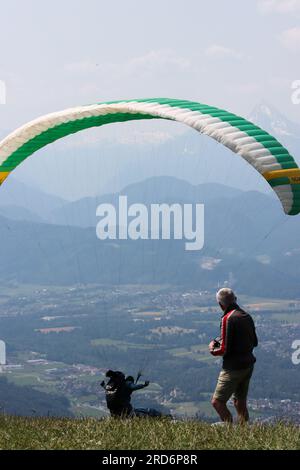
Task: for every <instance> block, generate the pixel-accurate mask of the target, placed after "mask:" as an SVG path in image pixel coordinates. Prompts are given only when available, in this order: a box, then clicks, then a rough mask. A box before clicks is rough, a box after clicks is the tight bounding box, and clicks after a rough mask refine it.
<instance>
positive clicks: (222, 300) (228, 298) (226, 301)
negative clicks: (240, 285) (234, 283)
mask: <svg viewBox="0 0 300 470" xmlns="http://www.w3.org/2000/svg"><path fill="white" fill-rule="evenodd" d="M216 297H217V302H218V303H219V304H221V305H223V307H225V308H227V307H229V305H232V304H234V303H235V302H236V295H235V293H234V292H233V290H232V289H229V288H228V287H223V289H220V290H219V291H218V292H217V295H216Z"/></svg>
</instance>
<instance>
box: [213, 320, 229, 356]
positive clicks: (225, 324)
mask: <svg viewBox="0 0 300 470" xmlns="http://www.w3.org/2000/svg"><path fill="white" fill-rule="evenodd" d="M232 313H233V312H229V313H227V314H226V315H224V317H223V318H222V322H221V338H220V342H219V344H218V346H214V345H213V344H212V343H213V342H211V343H210V346H209V350H210V353H211V354H212V355H213V356H224V354H226V353H227V352H228V351H229V349H230V346H231V341H232V336H233V325H232V323H231V322H230V317H231V314H232Z"/></svg>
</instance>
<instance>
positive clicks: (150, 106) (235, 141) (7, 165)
mask: <svg viewBox="0 0 300 470" xmlns="http://www.w3.org/2000/svg"><path fill="white" fill-rule="evenodd" d="M137 119H168V120H173V121H179V122H182V123H184V124H187V125H188V126H190V127H192V128H194V129H195V130H197V131H198V132H200V133H203V134H206V135H208V136H210V137H212V138H213V139H215V140H216V141H218V142H220V143H221V144H223V145H224V146H226V147H228V148H229V149H231V150H232V151H233V152H235V153H236V154H239V155H240V156H241V157H242V158H244V159H245V160H246V161H247V162H248V163H250V165H252V166H253V167H254V168H255V169H256V170H257V171H258V172H259V173H260V174H261V175H262V176H263V177H264V178H265V179H266V180H267V181H268V183H269V184H270V185H271V186H272V188H273V189H274V191H275V192H276V193H277V196H278V197H279V199H280V201H281V203H282V206H283V209H284V211H285V213H286V214H289V215H296V214H298V213H299V212H300V169H299V167H298V165H297V163H296V162H295V160H294V158H293V157H292V155H290V153H289V151H288V150H287V149H286V148H284V147H283V146H282V145H281V144H280V143H279V142H278V140H277V139H276V138H275V137H273V136H271V135H270V134H268V133H267V132H265V131H264V130H262V129H261V128H259V127H258V126H256V125H254V124H253V123H251V122H249V121H247V120H246V119H244V118H242V117H239V116H236V115H235V114H232V113H230V112H228V111H225V110H223V109H218V108H215V107H213V106H208V105H205V104H201V103H197V102H192V101H184V100H177V99H168V98H151V99H138V100H126V101H114V102H107V103H99V104H93V105H87V106H79V107H75V108H70V109H66V110H63V111H59V112H56V113H51V114H47V115H45V116H42V117H40V118H38V119H35V120H34V121H31V122H29V123H27V124H25V125H24V126H22V127H20V128H19V129H17V130H15V131H14V132H12V133H11V134H9V135H8V136H7V137H6V138H5V139H3V140H2V141H1V142H0V184H2V183H3V181H4V180H5V179H6V178H7V177H8V175H9V174H10V173H11V172H12V171H13V170H14V169H15V168H16V167H17V166H18V165H20V163H22V162H23V160H25V159H26V158H27V157H29V156H30V155H32V154H33V153H34V152H36V151H37V150H39V149H41V148H42V147H44V146H45V145H48V144H50V143H51V142H54V141H56V140H58V139H61V138H62V137H65V136H67V135H69V134H73V133H75V132H79V131H81V130H84V129H88V128H90V127H97V126H102V125H104V124H109V123H113V122H122V121H130V120H137Z"/></svg>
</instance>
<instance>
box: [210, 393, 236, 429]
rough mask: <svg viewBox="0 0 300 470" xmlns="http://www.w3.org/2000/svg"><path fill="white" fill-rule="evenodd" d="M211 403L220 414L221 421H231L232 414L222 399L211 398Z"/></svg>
mask: <svg viewBox="0 0 300 470" xmlns="http://www.w3.org/2000/svg"><path fill="white" fill-rule="evenodd" d="M211 404H212V406H213V407H214V409H215V410H216V412H217V413H218V415H219V416H220V418H221V420H222V421H225V422H227V423H232V414H231V413H230V411H229V409H228V408H227V405H226V403H225V402H224V401H220V400H217V399H216V398H213V399H212V400H211Z"/></svg>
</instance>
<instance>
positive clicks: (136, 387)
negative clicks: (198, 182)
mask: <svg viewBox="0 0 300 470" xmlns="http://www.w3.org/2000/svg"><path fill="white" fill-rule="evenodd" d="M148 385H149V381H148V380H146V382H145V383H144V384H134V383H130V384H128V387H129V388H130V390H131V391H132V392H135V391H136V390H141V389H142V388H145V387H148Z"/></svg>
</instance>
